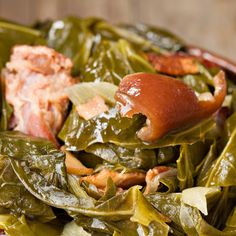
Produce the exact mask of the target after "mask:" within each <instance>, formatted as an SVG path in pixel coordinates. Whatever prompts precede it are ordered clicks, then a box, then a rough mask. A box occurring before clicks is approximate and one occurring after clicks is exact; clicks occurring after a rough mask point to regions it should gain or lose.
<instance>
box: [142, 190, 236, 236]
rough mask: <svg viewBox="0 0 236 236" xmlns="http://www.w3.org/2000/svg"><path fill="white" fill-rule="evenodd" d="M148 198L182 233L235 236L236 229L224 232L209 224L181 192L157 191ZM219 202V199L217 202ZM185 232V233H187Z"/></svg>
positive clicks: (204, 235) (202, 235)
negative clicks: (184, 200) (185, 200)
mask: <svg viewBox="0 0 236 236" xmlns="http://www.w3.org/2000/svg"><path fill="white" fill-rule="evenodd" d="M146 198H147V200H148V201H149V202H150V203H151V204H152V205H153V206H154V207H155V208H156V209H158V211H160V212H161V213H162V214H164V215H166V216H168V217H169V218H170V219H171V220H172V221H173V224H172V227H174V229H178V232H179V233H180V235H183V234H181V233H185V234H187V235H191V236H192V235H193V236H194V235H196V236H208V235H214V236H233V235H235V231H232V230H231V231H228V232H222V231H220V230H218V229H217V228H214V227H213V226H212V225H210V224H208V223H207V222H206V221H205V220H204V219H203V218H202V216H201V213H200V211H199V210H198V209H197V208H195V207H192V206H189V205H187V204H184V203H183V202H182V194H181V193H169V194H165V193H155V194H150V195H147V196H146ZM215 204H217V201H216V202H215ZM185 234H184V235H185Z"/></svg>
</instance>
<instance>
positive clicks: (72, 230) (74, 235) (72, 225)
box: [61, 221, 91, 236]
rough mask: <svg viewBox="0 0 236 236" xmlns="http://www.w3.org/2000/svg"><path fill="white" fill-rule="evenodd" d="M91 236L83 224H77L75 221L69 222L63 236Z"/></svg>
mask: <svg viewBox="0 0 236 236" xmlns="http://www.w3.org/2000/svg"><path fill="white" fill-rule="evenodd" d="M78 235H79V236H91V234H90V233H88V232H86V231H85V230H84V229H83V228H82V227H81V226H79V225H77V224H76V222H75V221H71V222H69V223H67V224H66V225H65V227H64V229H63V232H62V234H61V236H78Z"/></svg>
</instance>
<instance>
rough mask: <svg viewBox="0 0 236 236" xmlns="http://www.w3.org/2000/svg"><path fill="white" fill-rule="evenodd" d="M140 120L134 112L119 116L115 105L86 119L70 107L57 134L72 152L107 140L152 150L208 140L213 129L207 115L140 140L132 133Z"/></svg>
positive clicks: (142, 122)
mask: <svg viewBox="0 0 236 236" xmlns="http://www.w3.org/2000/svg"><path fill="white" fill-rule="evenodd" d="M144 123H145V117H143V116H141V115H135V116H134V117H133V118H132V119H130V118H126V117H121V116H120V114H119V112H118V111H117V109H116V108H112V109H110V110H109V111H108V112H105V113H102V114H100V115H98V116H97V117H94V118H92V119H90V120H88V121H85V120H83V119H81V118H79V116H78V114H77V113H76V111H75V110H73V111H72V114H70V115H69V117H68V119H67V121H66V123H65V126H64V127H63V128H62V131H61V133H60V137H61V138H63V139H64V140H65V144H66V145H67V147H68V149H70V150H72V151H80V150H85V149H86V148H87V147H89V146H90V145H92V144H95V143H108V142H109V143H114V144H116V145H117V146H122V147H126V148H132V149H134V148H141V149H153V148H157V147H165V146H174V145H179V144H191V143H194V142H196V141H199V140H204V139H208V138H210V139H212V136H213V135H214V134H212V131H214V130H215V129H216V123H215V121H214V118H210V119H207V120H205V121H203V122H201V123H199V124H197V125H195V126H193V127H191V128H188V129H185V130H183V131H175V132H172V133H169V134H167V135H165V136H164V137H163V138H161V139H159V140H157V141H156V142H154V143H147V142H146V143H144V142H142V141H141V140H140V139H139V138H138V137H137V135H136V132H137V130H139V129H140V128H141V127H142V126H143V125H144ZM210 131H211V132H210ZM213 137H214V136H213Z"/></svg>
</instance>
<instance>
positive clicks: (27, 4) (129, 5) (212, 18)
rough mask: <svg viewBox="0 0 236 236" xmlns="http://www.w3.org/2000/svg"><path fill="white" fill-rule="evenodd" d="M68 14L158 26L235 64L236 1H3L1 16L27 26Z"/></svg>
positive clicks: (0, 6) (1, 1) (1, 0)
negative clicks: (36, 21)
mask: <svg viewBox="0 0 236 236" xmlns="http://www.w3.org/2000/svg"><path fill="white" fill-rule="evenodd" d="M67 15H78V16H83V17H86V16H99V17H103V18H105V19H107V20H109V21H111V22H146V23H150V24H153V25H158V26H161V27H165V28H167V29H169V30H171V31H173V32H174V33H176V34H178V35H179V36H181V37H182V38H184V39H185V40H186V41H187V42H190V43H193V44H197V45H199V46H203V47H205V48H208V49H211V50H213V51H215V52H218V53H220V54H222V55H224V56H226V57H229V58H231V59H233V60H235V61H236V0H64V1H63V0H0V17H6V18H9V19H12V20H16V21H19V22H22V23H26V24H30V23H32V22H33V21H35V20H36V19H48V18H60V17H64V16H67Z"/></svg>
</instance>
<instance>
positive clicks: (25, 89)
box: [2, 45, 75, 143]
mask: <svg viewBox="0 0 236 236" xmlns="http://www.w3.org/2000/svg"><path fill="white" fill-rule="evenodd" d="M71 68H72V62H71V60H70V59H69V58H66V57H65V56H63V55H61V54H60V53H58V52H56V51H55V50H53V49H50V48H48V47H45V46H26V45H21V46H15V47H14V48H13V52H12V55H11V58H10V61H9V62H8V63H7V64H6V68H5V69H4V70H3V71H2V76H3V78H4V80H5V85H6V100H7V101H8V103H10V104H11V105H12V106H13V108H14V116H13V118H12V119H13V120H12V126H13V127H12V128H14V129H15V130H19V131H21V132H24V133H26V134H30V135H33V136H38V137H43V138H47V139H49V140H51V141H53V142H54V143H57V141H56V138H55V135H56V134H57V133H58V131H59V129H60V128H61V126H62V123H63V121H64V118H65V114H66V110H67V107H68V102H69V100H68V97H67V95H66V93H65V88H67V87H69V86H71V85H73V84H74V83H75V80H74V79H73V78H72V77H71V75H70V73H71Z"/></svg>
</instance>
